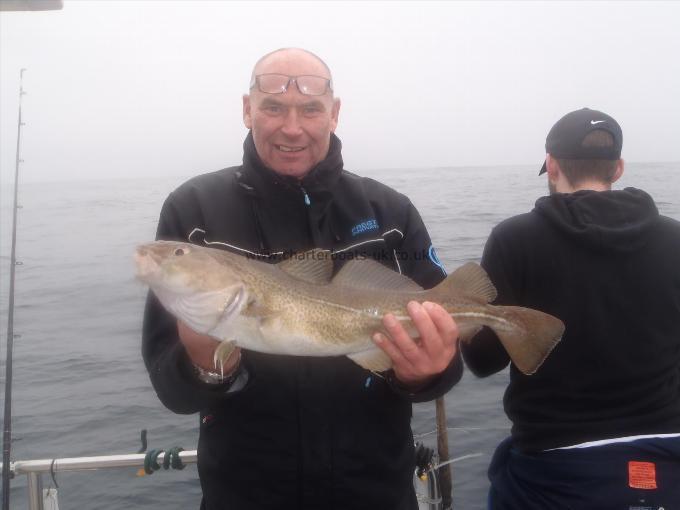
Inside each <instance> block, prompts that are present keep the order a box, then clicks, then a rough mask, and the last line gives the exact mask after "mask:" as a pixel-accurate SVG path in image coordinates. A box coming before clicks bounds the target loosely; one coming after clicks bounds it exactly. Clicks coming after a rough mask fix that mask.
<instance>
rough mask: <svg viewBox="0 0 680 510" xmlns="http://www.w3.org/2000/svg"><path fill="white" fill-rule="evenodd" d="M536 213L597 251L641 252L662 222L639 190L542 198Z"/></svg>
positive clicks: (587, 192)
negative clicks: (639, 250)
mask: <svg viewBox="0 0 680 510" xmlns="http://www.w3.org/2000/svg"><path fill="white" fill-rule="evenodd" d="M534 211H535V212H536V213H537V214H539V215H540V216H542V217H543V218H545V219H546V220H547V221H548V222H549V223H550V224H551V225H553V226H554V227H555V228H557V229H558V230H560V231H561V232H562V233H563V234H564V235H566V236H567V237H569V238H571V239H572V240H575V241H576V242H578V243H580V244H584V245H587V246H589V247H591V248H593V249H595V250H597V251H615V252H631V251H635V250H638V249H639V248H641V247H643V246H644V245H645V244H647V240H648V239H649V235H650V233H651V231H652V228H653V227H654V226H655V225H656V223H657V221H658V219H659V211H658V210H657V208H656V205H655V204H654V200H653V199H652V197H650V196H649V195H648V194H647V193H645V192H644V191H642V190H639V189H635V188H626V189H624V190H617V191H591V190H584V191H577V192H576V193H555V194H553V195H550V196H546V197H541V198H539V199H538V200H537V201H536V207H535V209H534Z"/></svg>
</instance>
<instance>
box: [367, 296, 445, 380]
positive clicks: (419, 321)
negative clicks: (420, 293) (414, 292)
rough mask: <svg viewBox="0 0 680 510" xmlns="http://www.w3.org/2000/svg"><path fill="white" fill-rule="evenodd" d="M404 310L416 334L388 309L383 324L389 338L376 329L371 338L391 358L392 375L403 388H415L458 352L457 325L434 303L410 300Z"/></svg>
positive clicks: (432, 375)
mask: <svg viewBox="0 0 680 510" xmlns="http://www.w3.org/2000/svg"><path fill="white" fill-rule="evenodd" d="M407 310H408V314H409V315H410V316H411V320H412V321H413V325H414V326H415V328H416V329H417V330H418V333H419V335H420V336H419V338H416V339H415V340H414V339H413V338H411V336H410V335H409V334H408V333H407V332H406V330H405V329H404V327H403V326H402V325H401V324H400V323H399V321H397V319H396V318H395V317H394V315H392V314H389V313H388V314H386V315H385V316H384V317H383V326H385V329H386V330H387V333H388V334H389V336H390V338H387V337H385V335H383V334H381V333H376V334H375V335H373V341H374V342H375V343H376V344H377V345H378V347H380V348H381V349H382V350H383V351H385V353H386V354H387V355H388V356H389V357H390V358H391V359H392V363H393V365H394V366H393V369H394V375H395V376H396V378H397V379H398V380H399V381H400V382H401V383H402V384H403V385H404V386H406V387H407V388H419V387H423V386H425V385H427V384H428V383H429V382H430V381H431V380H432V379H433V378H434V377H435V376H437V375H439V374H441V373H442V372H443V371H444V370H445V369H446V367H448V366H449V363H451V360H452V359H453V358H454V356H455V355H456V353H457V352H458V326H457V325H456V323H455V322H454V320H453V319H452V318H451V316H450V315H449V314H448V313H447V312H446V310H444V309H443V308H442V307H441V306H440V305H438V304H436V303H430V302H428V301H426V302H424V303H423V304H422V305H421V304H420V303H417V302H416V301H411V302H410V303H409V304H408V306H407Z"/></svg>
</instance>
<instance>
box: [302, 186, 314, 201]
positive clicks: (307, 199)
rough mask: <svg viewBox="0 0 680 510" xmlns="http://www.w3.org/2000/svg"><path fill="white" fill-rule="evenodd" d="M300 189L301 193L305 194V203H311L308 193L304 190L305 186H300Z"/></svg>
mask: <svg viewBox="0 0 680 510" xmlns="http://www.w3.org/2000/svg"><path fill="white" fill-rule="evenodd" d="M300 189H301V190H302V194H303V195H304V196H305V205H310V204H311V203H312V201H311V200H310V199H309V195H308V194H307V192H306V191H305V188H303V187H302V186H300Z"/></svg>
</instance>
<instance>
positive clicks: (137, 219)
mask: <svg viewBox="0 0 680 510" xmlns="http://www.w3.org/2000/svg"><path fill="white" fill-rule="evenodd" d="M539 166H540V165H538V163H537V164H536V165H534V166H521V167H478V168H437V169H421V170H417V169H401V170H375V171H371V172H365V173H364V175H367V176H370V177H374V178H376V179H378V180H381V181H383V182H385V183H387V184H389V185H391V186H392V187H394V188H396V189H397V190H399V191H401V192H403V193H405V194H407V195H408V196H409V197H410V198H411V200H412V201H413V202H414V203H415V205H416V206H417V207H418V209H419V210H420V212H421V214H422V216H423V218H424V220H425V223H426V224H427V226H428V228H429V230H430V234H431V236H432V238H433V241H434V244H435V246H436V247H437V250H438V253H439V257H440V259H441V260H442V262H443V263H444V265H445V267H446V268H447V269H448V270H449V271H451V270H453V269H455V268H456V267H457V266H459V265H461V264H462V263H464V262H466V261H469V260H474V261H478V260H479V258H480V256H481V253H482V248H483V246H484V242H485V240H486V237H487V236H488V234H489V232H490V230H491V228H492V227H493V226H494V225H495V224H497V223H498V222H499V221H501V220H502V219H504V218H506V217H508V216H511V215H514V214H518V213H522V212H526V211H528V210H530V209H531V208H532V206H533V203H534V201H535V200H536V198H537V197H539V196H541V195H543V194H544V193H545V191H546V180H545V179H544V178H539V177H537V173H538V169H539ZM183 180H184V179H181V178H166V179H155V180H149V179H147V180H141V179H140V180H119V181H116V180H111V181H88V182H68V183H49V184H47V183H35V184H24V185H22V186H21V192H20V203H21V204H22V205H23V209H21V210H20V217H19V232H18V258H19V260H21V261H22V262H23V265H21V266H18V267H17V283H16V310H15V332H16V333H19V334H21V338H18V339H17V340H16V341H15V344H14V383H13V389H14V392H13V420H12V421H13V423H12V426H13V438H14V442H13V451H12V458H13V459H22V460H24V459H45V458H53V457H76V456H89V455H104V454H125V453H134V452H136V451H137V449H138V448H139V446H140V442H139V435H140V430H141V429H143V428H146V429H148V431H149V447H150V448H163V447H170V446H174V445H179V446H183V447H184V448H185V449H193V448H195V446H196V441H197V434H198V418H197V417H196V416H180V415H176V414H173V413H171V412H170V411H168V410H166V409H165V408H164V407H163V406H162V405H161V404H160V403H159V401H158V400H157V398H156V396H155V394H154V392H153V390H152V389H151V385H150V383H149V380H148V377H147V374H146V371H145V369H144V366H143V364H142V360H141V355H140V329H141V322H142V308H143V301H144V296H145V293H146V290H145V288H144V287H142V286H141V285H140V284H138V283H136V282H135V280H134V278H133V274H134V269H133V263H132V253H133V250H134V247H135V245H136V244H137V243H140V242H145V241H148V240H151V239H153V237H154V233H155V227H156V221H157V219H158V214H159V211H160V206H161V204H162V202H163V200H164V199H165V197H166V195H167V194H168V193H169V192H170V191H171V190H172V189H174V187H176V186H177V185H178V184H180V183H181V182H182V181H183ZM12 185H13V184H12V183H3V186H2V189H1V193H2V203H0V213H1V224H0V227H1V230H0V241H1V246H0V256H1V257H2V258H1V262H2V266H1V275H0V290H1V294H0V313H1V314H2V315H1V317H0V327H1V329H0V338H1V339H2V342H1V345H0V348H1V349H2V350H1V354H0V358H1V359H2V369H1V371H2V372H1V373H2V380H3V393H4V356H5V332H6V327H7V326H6V317H7V280H8V275H9V269H8V256H9V252H10V246H9V240H10V224H11V204H10V201H9V197H10V192H11V189H10V188H11V186H12ZM625 186H634V187H638V188H641V189H644V190H646V191H648V192H649V193H650V194H651V195H652V196H654V197H655V199H656V201H657V204H658V206H659V209H660V210H661V212H662V213H663V214H665V215H667V216H671V217H673V218H676V219H680V198H679V197H680V163H664V164H641V163H639V164H628V165H627V168H626V174H625V176H624V178H623V179H622V181H621V182H620V183H617V185H616V186H615V188H616V189H620V188H622V187H625ZM506 381H507V372H503V373H500V374H497V375H495V376H493V377H490V378H487V379H476V378H475V377H474V376H472V375H470V374H467V373H466V375H465V377H464V379H463V381H462V382H461V383H460V384H459V385H457V386H456V387H455V388H453V389H452V390H451V392H450V393H449V394H448V395H447V396H446V402H447V416H448V425H449V427H450V430H449V441H450V450H451V454H452V457H458V456H463V455H469V454H480V455H479V456H477V457H474V458H469V459H467V460H462V461H460V462H457V463H455V464H454V469H453V484H454V505H455V506H456V507H457V508H460V509H465V510H482V509H484V508H485V500H486V488H487V480H486V467H487V465H488V463H489V460H490V456H491V454H492V452H493V450H494V447H495V445H496V444H497V443H498V442H499V441H500V440H501V439H502V438H504V437H505V436H506V435H507V434H508V430H509V428H508V421H507V420H506V418H505V416H504V414H503V411H502V404H501V399H502V394H503V389H504V386H505V384H506ZM434 428H435V423H434V405H433V404H432V403H429V404H422V405H418V406H416V408H415V411H414V418H413V430H414V433H415V434H421V435H424V437H423V440H424V441H425V442H426V443H427V444H430V445H433V444H434V442H435V435H434V434H429V433H430V432H431V431H433V430H434ZM43 482H44V484H45V487H46V488H47V487H48V486H49V485H50V484H51V481H50V479H49V476H46V477H43ZM57 482H58V484H59V507H60V508H61V509H62V510H67V509H78V510H81V509H95V508H96V509H98V510H114V509H116V510H118V509H128V508H144V509H149V510H166V509H168V508H172V509H176V508H182V509H184V508H186V509H192V510H193V509H195V510H197V509H198V504H199V501H200V488H199V485H198V477H197V471H196V467H195V466H190V467H188V468H187V469H185V470H184V471H161V472H158V473H155V474H154V475H152V476H144V477H137V476H136V473H135V470H127V469H116V470H106V471H98V472H81V473H72V474H68V473H61V474H58V476H57ZM11 498H12V508H15V509H17V510H18V509H22V508H26V507H27V498H26V481H25V477H24V476H21V477H18V478H16V479H15V480H13V482H12V493H11Z"/></svg>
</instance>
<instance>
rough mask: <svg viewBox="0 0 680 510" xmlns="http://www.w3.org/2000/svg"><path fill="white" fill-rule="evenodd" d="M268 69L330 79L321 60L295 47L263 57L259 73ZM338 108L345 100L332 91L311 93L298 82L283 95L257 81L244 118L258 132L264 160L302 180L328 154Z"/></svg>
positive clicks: (257, 141) (246, 101)
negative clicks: (266, 89) (263, 88)
mask: <svg viewBox="0 0 680 510" xmlns="http://www.w3.org/2000/svg"><path fill="white" fill-rule="evenodd" d="M265 73H278V74H285V75H288V76H301V75H315V76H322V77H324V78H330V76H329V74H328V71H327V70H326V68H325V66H324V65H323V64H322V63H321V62H319V61H318V60H317V59H315V58H314V57H313V56H311V55H309V54H307V53H304V52H300V51H295V50H285V51H281V52H278V53H275V54H273V55H271V56H270V57H269V58H267V59H266V60H265V61H263V62H261V63H260V64H259V65H258V66H257V68H256V69H255V75H260V74H265ZM339 110H340V101H339V100H337V99H336V100H334V99H333V97H332V95H331V92H330V91H326V93H325V94H324V95H322V96H309V95H305V94H301V93H300V91H299V90H298V88H297V85H296V84H295V83H293V82H291V83H289V85H288V89H287V90H286V92H285V93H283V94H267V93H264V92H261V91H260V90H259V88H258V87H257V86H255V87H254V88H253V89H252V90H251V91H250V95H246V96H243V122H244V124H245V125H246V127H247V128H248V129H251V130H252V132H253V140H254V142H255V149H256V150H257V154H258V155H259V156H260V159H261V160H262V162H263V163H264V164H265V165H266V166H267V167H268V168H271V169H272V170H274V171H275V172H276V173H278V174H281V175H289V176H293V177H297V178H299V179H301V178H302V177H304V176H305V175H306V174H307V173H308V172H309V171H310V170H311V169H312V168H314V166H315V165H316V164H317V163H319V162H320V161H322V160H323V159H324V158H325V157H326V155H327V154H328V148H329V145H330V135H331V133H332V132H334V131H335V128H336V126H337V125H338V112H339Z"/></svg>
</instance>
